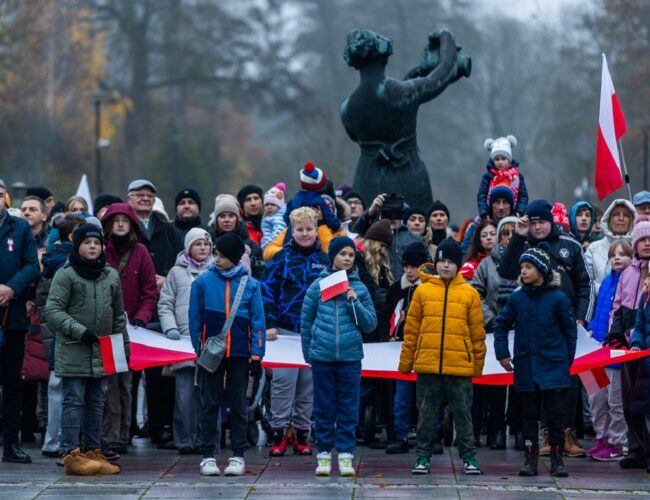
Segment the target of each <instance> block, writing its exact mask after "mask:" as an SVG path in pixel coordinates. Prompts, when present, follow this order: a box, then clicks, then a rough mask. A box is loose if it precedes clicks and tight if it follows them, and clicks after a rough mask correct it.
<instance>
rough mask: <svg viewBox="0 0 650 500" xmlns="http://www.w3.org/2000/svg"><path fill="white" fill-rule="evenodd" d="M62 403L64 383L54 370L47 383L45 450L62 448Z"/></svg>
mask: <svg viewBox="0 0 650 500" xmlns="http://www.w3.org/2000/svg"><path fill="white" fill-rule="evenodd" d="M62 403H63V383H62V381H61V377H57V376H56V375H55V374H54V372H53V371H52V372H50V380H49V382H48V383H47V432H46V433H45V439H43V451H57V450H59V449H60V446H59V445H60V441H61V406H62Z"/></svg>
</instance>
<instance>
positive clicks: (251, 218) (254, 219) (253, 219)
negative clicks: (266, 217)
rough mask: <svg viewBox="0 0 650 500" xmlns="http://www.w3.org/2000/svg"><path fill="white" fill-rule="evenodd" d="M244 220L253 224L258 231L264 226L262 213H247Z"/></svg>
mask: <svg viewBox="0 0 650 500" xmlns="http://www.w3.org/2000/svg"><path fill="white" fill-rule="evenodd" d="M244 220H245V221H247V222H250V223H251V224H253V227H254V228H255V229H257V230H258V231H259V230H260V228H261V227H262V216H261V215H245V216H244Z"/></svg>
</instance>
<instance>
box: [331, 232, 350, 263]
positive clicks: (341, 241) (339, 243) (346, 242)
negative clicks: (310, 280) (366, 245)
mask: <svg viewBox="0 0 650 500" xmlns="http://www.w3.org/2000/svg"><path fill="white" fill-rule="evenodd" d="M345 247H352V249H353V250H354V251H355V252H356V250H357V246H356V245H355V244H354V241H352V239H351V238H348V237H347V236H337V237H336V238H334V239H332V241H330V246H329V248H328V249H327V255H329V258H330V263H333V262H334V258H335V257H336V256H337V255H338V254H339V252H340V251H341V250H343V249H344V248H345Z"/></svg>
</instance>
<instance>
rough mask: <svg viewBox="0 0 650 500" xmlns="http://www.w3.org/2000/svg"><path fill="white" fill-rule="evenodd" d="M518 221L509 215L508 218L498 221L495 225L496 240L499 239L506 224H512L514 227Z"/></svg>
mask: <svg viewBox="0 0 650 500" xmlns="http://www.w3.org/2000/svg"><path fill="white" fill-rule="evenodd" d="M518 221H519V219H518V218H517V217H515V216H513V215H509V216H508V217H504V218H503V219H501V220H500V221H499V224H498V225H497V238H499V237H500V236H499V235H500V234H501V228H502V227H503V226H505V225H506V224H514V225H515V226H516V225H517V222H518Z"/></svg>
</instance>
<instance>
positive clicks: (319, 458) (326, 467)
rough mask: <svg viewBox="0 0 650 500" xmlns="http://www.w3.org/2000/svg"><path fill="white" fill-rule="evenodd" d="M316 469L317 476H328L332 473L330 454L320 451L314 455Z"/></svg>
mask: <svg viewBox="0 0 650 500" xmlns="http://www.w3.org/2000/svg"><path fill="white" fill-rule="evenodd" d="M316 463H317V464H318V465H317V467H316V472H315V473H314V474H316V475H317V476H329V475H330V474H331V473H332V454H331V453H330V452H329V451H321V452H320V453H319V454H318V455H316Z"/></svg>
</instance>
